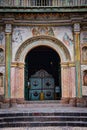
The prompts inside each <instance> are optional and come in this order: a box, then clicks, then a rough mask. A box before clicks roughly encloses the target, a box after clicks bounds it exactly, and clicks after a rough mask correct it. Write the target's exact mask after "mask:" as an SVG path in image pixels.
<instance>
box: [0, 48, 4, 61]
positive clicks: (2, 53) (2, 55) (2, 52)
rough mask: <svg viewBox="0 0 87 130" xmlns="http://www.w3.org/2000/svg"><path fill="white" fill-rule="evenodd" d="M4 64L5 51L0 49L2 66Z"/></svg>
mask: <svg viewBox="0 0 87 130" xmlns="http://www.w3.org/2000/svg"><path fill="white" fill-rule="evenodd" d="M2 63H4V50H3V49H2V48H0V64H2Z"/></svg>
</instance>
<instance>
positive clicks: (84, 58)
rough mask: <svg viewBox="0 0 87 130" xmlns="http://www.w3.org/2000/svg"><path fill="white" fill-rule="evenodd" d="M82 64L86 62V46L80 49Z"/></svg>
mask: <svg viewBox="0 0 87 130" xmlns="http://www.w3.org/2000/svg"><path fill="white" fill-rule="evenodd" d="M82 62H87V46H83V47H82Z"/></svg>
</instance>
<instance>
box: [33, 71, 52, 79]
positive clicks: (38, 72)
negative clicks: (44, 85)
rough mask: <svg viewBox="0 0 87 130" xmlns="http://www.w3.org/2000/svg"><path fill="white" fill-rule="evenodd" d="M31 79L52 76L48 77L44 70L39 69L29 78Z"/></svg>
mask: <svg viewBox="0 0 87 130" xmlns="http://www.w3.org/2000/svg"><path fill="white" fill-rule="evenodd" d="M31 77H32V78H34V77H41V78H44V77H52V75H50V74H49V73H48V72H47V71H45V70H44V69H41V70H39V71H37V72H36V73H35V74H34V75H32V76H31Z"/></svg>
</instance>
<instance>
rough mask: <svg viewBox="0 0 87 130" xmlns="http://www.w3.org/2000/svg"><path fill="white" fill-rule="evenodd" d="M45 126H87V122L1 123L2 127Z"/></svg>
mask: <svg viewBox="0 0 87 130" xmlns="http://www.w3.org/2000/svg"><path fill="white" fill-rule="evenodd" d="M44 126H72V127H75V126H76V127H87V122H83V121H76V122H75V121H72V122H69V121H65V122H63V121H47V122H40V121H36V122H27V121H25V122H24V121H23V122H9V123H8V122H4V123H0V128H5V127H44Z"/></svg>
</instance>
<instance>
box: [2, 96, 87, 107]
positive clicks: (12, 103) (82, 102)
mask: <svg viewBox="0 0 87 130" xmlns="http://www.w3.org/2000/svg"><path fill="white" fill-rule="evenodd" d="M54 101H55V100H54ZM28 103H29V102H28V101H25V100H24V99H23V98H19V99H14V98H12V99H5V98H3V96H2V97H0V108H10V107H16V106H17V104H28ZM58 103H60V104H69V106H71V107H87V97H82V98H62V99H61V100H60V102H58Z"/></svg>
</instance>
